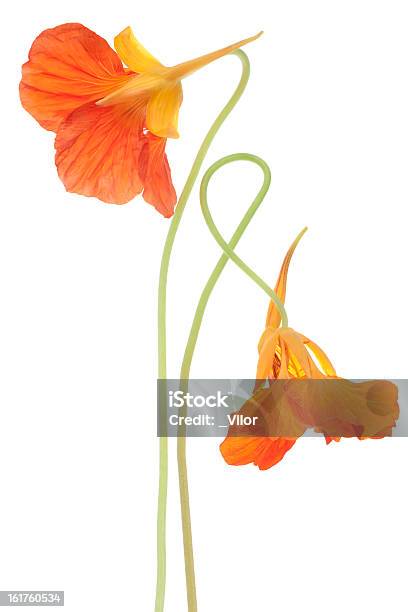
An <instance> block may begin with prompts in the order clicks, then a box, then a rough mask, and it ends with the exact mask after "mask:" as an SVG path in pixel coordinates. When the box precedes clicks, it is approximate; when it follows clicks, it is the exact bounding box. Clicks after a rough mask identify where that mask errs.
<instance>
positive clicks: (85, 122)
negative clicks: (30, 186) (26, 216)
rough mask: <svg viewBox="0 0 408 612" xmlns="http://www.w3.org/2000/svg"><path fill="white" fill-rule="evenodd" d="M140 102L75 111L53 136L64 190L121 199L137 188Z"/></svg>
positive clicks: (115, 200) (141, 139) (141, 138)
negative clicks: (134, 105)
mask: <svg viewBox="0 0 408 612" xmlns="http://www.w3.org/2000/svg"><path fill="white" fill-rule="evenodd" d="M144 111H145V109H144V108H143V106H141V107H139V108H131V109H129V107H127V106H125V105H117V106H111V107H101V106H96V105H95V104H94V103H93V102H91V103H90V104H87V105H85V106H82V107H81V108H79V109H77V110H76V111H74V112H73V113H72V114H71V115H69V117H68V118H67V119H66V120H65V121H64V123H63V124H62V125H61V126H60V128H59V130H58V133H57V137H56V139H55V148H56V156H55V163H56V165H57V169H58V174H59V176H60V179H61V180H62V182H63V183H64V185H65V187H66V189H67V191H71V192H74V193H79V194H81V195H86V196H94V197H96V198H99V199H100V200H102V201H103V202H108V203H113V204H125V203H126V202H129V200H131V199H132V198H134V197H135V195H137V194H138V193H140V192H141V191H142V189H143V181H142V180H141V177H140V173H139V157H140V153H141V149H142V147H143V144H144V140H145V136H144V134H143V121H144Z"/></svg>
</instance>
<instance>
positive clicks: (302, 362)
mask: <svg viewBox="0 0 408 612" xmlns="http://www.w3.org/2000/svg"><path fill="white" fill-rule="evenodd" d="M303 233H304V232H302V233H301V234H300V235H299V236H298V238H297V239H296V240H295V242H294V243H293V244H292V246H291V247H290V249H289V251H288V253H287V255H286V257H285V259H284V262H283V265H282V268H281V271H280V275H279V278H278V281H277V283H276V286H275V293H276V294H277V295H278V297H279V299H280V300H281V302H282V303H283V302H284V301H285V294H286V280H287V274H288V269H289V264H290V260H291V258H292V255H293V252H294V250H295V248H296V245H297V244H298V242H299V240H300V238H301V236H302V235H303ZM280 323H281V316H280V313H279V311H278V309H277V308H276V306H275V304H274V302H273V301H271V302H270V306H269V310H268V315H267V319H266V329H265V331H264V333H263V334H262V337H261V339H260V342H259V345H258V349H259V360H258V367H257V375H256V378H257V385H256V388H255V390H254V393H253V395H252V397H251V398H250V399H249V400H247V401H246V402H245V403H244V404H243V406H242V407H241V409H240V410H239V411H238V414H240V415H242V416H244V417H245V416H246V417H254V416H257V417H258V421H257V425H256V428H255V429H254V428H253V427H252V426H251V427H249V426H240V425H233V426H231V427H230V428H229V432H228V436H227V437H226V438H225V440H224V441H223V442H222V444H221V445H220V450H221V453H222V455H223V457H224V459H225V461H226V462H227V463H229V464H230V465H246V464H248V463H254V464H255V465H257V466H258V467H259V469H261V470H266V469H268V468H270V467H272V466H273V465H275V464H277V463H278V462H279V461H281V460H282V459H283V457H284V456H285V454H286V453H287V451H288V450H290V449H291V448H292V446H293V445H294V444H295V442H296V440H297V439H298V438H299V437H300V436H302V435H303V434H304V433H305V431H306V430H307V429H308V428H312V429H314V430H315V431H316V432H319V433H323V434H324V435H325V437H326V442H327V443H330V442H331V441H333V440H336V441H338V440H340V438H341V437H358V438H360V439H365V438H381V437H384V436H388V435H391V431H392V428H393V427H394V426H395V424H396V420H397V419H398V416H399V408H398V402H397V396H398V393H397V387H396V386H395V385H394V384H392V383H391V382H388V381H384V380H374V381H368V382H364V383H353V382H350V381H348V380H345V379H342V378H339V377H337V375H336V372H335V369H334V367H333V365H332V363H331V362H330V360H329V358H328V357H327V355H326V354H325V353H324V351H323V350H322V349H321V348H320V347H319V346H318V345H317V344H315V343H314V342H312V341H311V340H310V339H309V338H306V337H305V336H303V335H302V334H300V333H298V332H297V331H295V330H294V329H291V328H289V327H286V328H282V327H279V325H280ZM268 380H270V381H278V380H280V381H281V382H280V383H277V382H275V383H271V384H270V385H269V387H268V386H267V387H266V388H265V385H264V384H263V383H265V382H266V381H268ZM312 381H313V382H312ZM254 434H255V435H254Z"/></svg>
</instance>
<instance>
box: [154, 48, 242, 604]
mask: <svg viewBox="0 0 408 612" xmlns="http://www.w3.org/2000/svg"><path fill="white" fill-rule="evenodd" d="M234 55H236V56H237V57H238V58H239V59H240V60H241V63H242V75H241V79H240V81H239V84H238V86H237V88H236V90H235V91H234V93H233V95H232V96H231V98H230V100H229V101H228V103H227V104H226V105H225V107H224V108H223V109H222V111H221V112H220V114H219V115H218V117H217V118H216V120H215V121H214V123H213V125H212V126H211V128H210V130H209V131H208V133H207V135H206V137H205V138H204V140H203V143H202V145H201V147H200V149H199V151H198V153H197V156H196V158H195V160H194V163H193V166H192V168H191V170H190V174H189V175H188V178H187V181H186V184H185V186H184V189H183V191H182V193H181V195H180V199H179V201H178V204H177V207H176V211H175V213H174V216H173V219H172V222H171V225H170V228H169V232H168V234H167V238H166V243H165V245H164V250H163V255H162V261H161V266H160V278H159V291H158V360H159V363H158V378H159V379H165V378H166V376H167V362H166V304H167V277H168V270H169V264H170V256H171V251H172V248H173V244H174V240H175V237H176V234H177V230H178V227H179V225H180V221H181V218H182V215H183V212H184V209H185V206H186V204H187V201H188V198H189V196H190V194H191V191H192V189H193V186H194V183H195V181H196V179H197V176H198V173H199V171H200V169H201V166H202V163H203V161H204V158H205V156H206V154H207V151H208V149H209V147H210V145H211V143H212V141H213V139H214V137H215V136H216V134H217V132H218V130H219V129H220V127H221V126H222V124H223V122H224V121H225V119H226V118H227V117H228V115H229V114H230V113H231V111H232V110H233V108H234V107H235V105H236V104H237V102H238V100H239V99H240V97H241V96H242V94H243V92H244V90H245V87H246V85H247V83H248V79H249V73H250V65H249V60H248V58H247V56H246V55H245V53H244V52H243V51H241V50H237V51H234ZM159 452H160V461H159V469H160V473H159V494H158V509H157V582H156V603H155V612H163V610H164V597H165V587H166V507H167V485H168V442H167V438H166V437H162V438H160V451H159ZM180 486H181V485H180ZM183 495H184V494H183ZM183 536H184V541H185V545H184V546H185V549H186V529H185V525H184V523H183ZM187 540H188V536H187ZM187 547H189V543H188V541H187ZM191 548H192V547H191ZM186 581H187V591H188V600H189V612H192V611H194V610H196V609H197V603H196V596H195V582H194V565H193V564H192V563H191V562H190V561H189V562H187V561H186Z"/></svg>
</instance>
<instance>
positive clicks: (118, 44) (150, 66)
mask: <svg viewBox="0 0 408 612" xmlns="http://www.w3.org/2000/svg"><path fill="white" fill-rule="evenodd" d="M115 49H116V52H117V54H118V55H119V57H120V59H121V60H122V62H123V63H124V64H126V66H129V68H130V69H131V70H133V71H134V72H138V73H140V72H151V71H152V70H155V69H157V68H163V64H161V63H160V62H159V61H158V60H157V59H156V58H155V57H154V56H153V55H152V54H151V53H150V52H149V51H148V50H147V49H145V48H144V46H143V45H142V44H141V43H140V42H139V41H138V40H137V38H136V36H135V35H134V34H133V30H132V28H131V27H130V26H128V27H127V28H125V29H124V30H122V32H120V33H119V34H118V35H117V36H115Z"/></svg>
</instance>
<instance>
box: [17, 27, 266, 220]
mask: <svg viewBox="0 0 408 612" xmlns="http://www.w3.org/2000/svg"><path fill="white" fill-rule="evenodd" d="M258 36H259V35H258ZM258 36H254V37H252V38H248V39H246V40H243V41H240V42H238V43H235V44H233V45H230V46H228V47H225V48H224V49H220V50H219V51H215V52H213V53H209V54H208V55H204V56H202V57H199V58H197V59H195V60H191V61H188V62H184V63H182V64H179V65H177V66H174V67H171V68H168V67H166V66H164V65H163V64H161V63H160V62H159V61H158V60H157V59H155V58H154V57H153V55H151V54H150V53H149V52H148V51H147V50H146V49H145V48H144V47H143V46H142V45H141V44H140V43H139V41H138V40H137V39H136V38H135V36H134V34H133V32H132V30H131V28H129V27H128V28H126V29H125V30H123V31H122V32H121V33H120V34H118V36H116V38H115V49H116V52H115V51H114V50H113V49H112V48H111V47H110V46H109V45H108V43H107V42H106V40H104V39H103V38H101V37H100V36H98V35H97V34H95V32H92V31H91V30H89V29H88V28H86V27H85V26H83V25H81V24H79V23H67V24H64V25H60V26H57V27H55V28H52V29H49V30H45V31H44V32H42V33H41V34H40V35H39V36H38V37H37V38H36V40H35V41H34V43H33V45H32V47H31V50H30V52H29V60H28V62H27V63H26V64H24V66H23V71H22V80H21V83H20V98H21V102H22V104H23V106H24V108H25V109H26V110H27V111H28V112H29V113H30V114H31V115H32V116H33V117H34V118H35V119H36V120H37V121H38V122H39V123H40V125H41V126H42V127H44V128H45V129H47V130H51V131H53V132H56V139H55V150H56V155H55V163H56V166H57V170H58V174H59V177H60V178H61V180H62V182H63V183H64V185H65V187H66V189H67V191H70V192H74V193H78V194H82V195H86V196H94V197H96V198H99V199H100V200H102V201H104V202H108V203H114V204H124V203H126V202H129V201H130V200H131V199H132V198H134V197H135V196H136V195H138V194H141V193H142V192H143V197H144V199H145V200H146V201H147V202H149V203H150V204H152V205H153V206H155V208H156V209H157V210H158V211H159V212H160V213H162V214H163V215H164V216H165V217H170V216H171V215H172V214H173V212H174V207H175V205H176V200H177V198H176V192H175V189H174V186H173V183H172V178H171V172H170V167H169V163H168V160H167V156H166V153H165V147H166V141H167V138H177V137H178V129H177V123H178V113H179V108H180V105H181V103H182V99H183V92H182V86H181V80H182V79H183V78H184V77H186V76H188V75H189V74H191V73H193V72H195V71H196V70H198V69H199V68H201V67H203V66H205V65H207V64H208V63H210V62H212V61H214V60H215V59H217V58H219V57H222V56H223V55H226V54H227V53H230V52H231V51H233V50H235V49H238V48H239V47H241V46H242V45H245V44H247V43H248V42H251V41H252V40H254V39H256V38H257V37H258Z"/></svg>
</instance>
